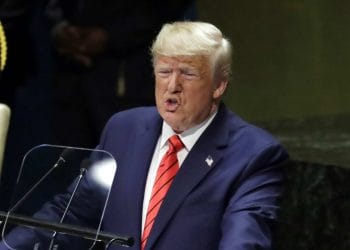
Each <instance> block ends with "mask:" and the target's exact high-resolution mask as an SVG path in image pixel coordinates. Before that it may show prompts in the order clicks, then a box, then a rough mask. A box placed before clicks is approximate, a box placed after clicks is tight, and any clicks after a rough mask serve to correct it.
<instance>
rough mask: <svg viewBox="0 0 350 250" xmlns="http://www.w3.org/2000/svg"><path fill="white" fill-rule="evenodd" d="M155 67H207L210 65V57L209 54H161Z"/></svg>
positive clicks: (156, 60) (155, 62)
mask: <svg viewBox="0 0 350 250" xmlns="http://www.w3.org/2000/svg"><path fill="white" fill-rule="evenodd" d="M154 66H155V67H161V66H166V67H190V68H196V69H201V70H203V69H207V68H208V67H209V59H208V57H207V56H203V55H195V56H163V55H159V56H157V57H156V58H155V60H154Z"/></svg>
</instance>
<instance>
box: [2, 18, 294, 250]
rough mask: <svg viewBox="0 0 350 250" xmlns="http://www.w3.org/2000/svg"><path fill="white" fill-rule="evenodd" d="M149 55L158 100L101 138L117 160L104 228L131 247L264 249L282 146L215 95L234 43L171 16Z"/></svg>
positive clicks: (113, 124) (86, 212)
mask: <svg viewBox="0 0 350 250" xmlns="http://www.w3.org/2000/svg"><path fill="white" fill-rule="evenodd" d="M152 54H153V64H154V74H155V79H156V90H155V92H156V106H157V108H153V107H148V108H136V109H132V110H128V111H124V112H121V113H118V114H116V115H115V116H113V117H112V118H111V119H110V121H109V122H108V124H107V125H106V127H105V129H104V132H103V135H102V138H101V141H100V144H99V147H98V148H99V149H103V150H106V151H109V152H110V153H111V154H112V155H113V156H114V157H115V158H116V160H117V163H118V170H117V174H116V177H115V180H114V184H113V186H112V190H111V196H110V200H109V203H108V205H107V208H106V213H105V216H104V220H103V223H102V229H103V230H104V231H108V232H113V233H117V234H122V235H130V236H133V237H134V240H135V244H134V246H133V247H131V248H130V249H141V250H150V249H152V250H187V249H188V250H197V249H198V250H214V249H220V250H223V249H233V250H249V249H270V248H271V238H272V237H271V227H272V225H273V222H274V221H275V220H276V213H277V210H278V205H277V200H278V198H279V196H280V194H281V190H282V181H283V177H282V169H281V164H282V162H284V161H285V160H286V159H287V153H286V152H285V150H284V149H283V148H282V147H281V145H280V144H279V143H278V142H277V141H276V140H275V139H274V138H273V137H272V136H270V135H269V134H268V133H266V132H265V131H263V130H261V129H259V128H257V127H255V126H252V125H250V124H248V123H246V122H245V121H243V120H242V119H240V118H239V117H238V116H237V115H235V114H234V113H232V112H230V111H228V110H227V108H226V107H225V106H224V104H223V103H222V102H221V98H222V96H223V94H224V92H225V90H226V87H227V84H228V81H229V76H230V66H231V65H230V58H231V47H230V43H229V42H228V41H227V40H226V39H225V38H224V37H223V36H222V34H221V32H220V30H218V29H217V28H216V27H215V26H213V25H211V24H209V23H202V22H175V23H172V24H166V25H164V26H163V28H162V30H161V31H160V33H159V34H158V36H157V38H156V40H155V42H154V43H153V46H152ZM174 135H175V137H174ZM169 138H170V139H169ZM174 138H175V139H174ZM168 139H169V140H168ZM173 149H174V151H172V150H173ZM175 149H176V150H175ZM166 151H168V152H167V153H165V152H166ZM170 151H171V152H170ZM164 154H165V155H166V156H163V155H164ZM164 159H166V160H164ZM169 159H171V160H169ZM169 162H171V163H170V165H169V166H167V167H166V169H167V170H164V166H165V165H167V163H169ZM158 165H160V166H159V167H158ZM174 166H175V167H174ZM162 168H163V173H162V174H163V175H161V176H159V174H158V171H159V170H158V169H160V170H161V169H162ZM168 170H169V171H172V170H174V172H172V174H171V176H170V177H169V179H167V180H165V181H166V183H164V184H161V185H159V182H161V179H164V176H165V175H167V173H168ZM157 185H158V186H161V187H158V189H157V190H155V189H156V188H155V187H156V186H157ZM163 187H166V188H165V189H163ZM155 199H156V201H154V200H155ZM58 203H60V201H58ZM61 203H62V202H61ZM89 203H93V201H91V200H90V201H89ZM72 209H73V210H74V209H76V211H79V213H78V214H79V215H80V216H82V217H87V218H89V216H93V213H94V211H91V209H87V208H86V207H84V206H80V207H79V208H72ZM54 211H55V210H54V209H52V210H51V211H49V212H48V211H46V214H50V213H51V214H55V212H54ZM50 216H51V215H50ZM0 249H1V248H0ZM109 249H124V248H123V247H119V246H111V247H110V248H109Z"/></svg>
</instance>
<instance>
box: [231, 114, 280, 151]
mask: <svg viewBox="0 0 350 250" xmlns="http://www.w3.org/2000/svg"><path fill="white" fill-rule="evenodd" d="M230 117H231V119H230V123H231V125H230V127H231V128H233V129H232V130H231V142H232V143H237V141H239V142H240V143H242V144H243V145H246V146H247V147H249V148H256V150H259V148H260V149H263V148H266V147H269V146H278V147H280V146H281V144H280V142H279V140H278V139H277V138H276V137H275V136H273V135H272V134H271V133H270V132H269V131H267V130H265V129H264V128H261V127H258V126H256V125H255V124H252V123H250V122H247V121H245V120H243V119H242V118H240V117H239V116H237V115H235V114H233V113H231V114H230ZM242 144H241V145H242Z"/></svg>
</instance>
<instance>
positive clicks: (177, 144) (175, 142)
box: [169, 135, 185, 153]
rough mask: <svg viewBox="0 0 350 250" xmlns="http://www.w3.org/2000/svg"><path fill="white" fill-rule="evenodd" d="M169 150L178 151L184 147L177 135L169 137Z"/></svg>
mask: <svg viewBox="0 0 350 250" xmlns="http://www.w3.org/2000/svg"><path fill="white" fill-rule="evenodd" d="M169 143H170V144H169V151H170V152H176V153H177V152H179V151H180V150H181V149H183V148H184V147H185V145H184V144H183V143H182V141H181V139H180V137H179V136H178V135H173V136H171V137H170V138H169Z"/></svg>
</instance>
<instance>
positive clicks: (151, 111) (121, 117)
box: [107, 107, 157, 125]
mask: <svg viewBox="0 0 350 250" xmlns="http://www.w3.org/2000/svg"><path fill="white" fill-rule="evenodd" d="M156 116H157V110H156V108H155V107H138V108H133V109H128V110H125V111H121V112H118V113H116V114H114V115H113V116H112V117H111V118H110V119H109V121H108V122H107V124H113V125H115V124H120V123H122V124H124V125H125V124H129V125H130V124H133V123H136V124H137V123H142V122H146V121H147V120H149V119H152V118H154V117H156Z"/></svg>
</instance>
